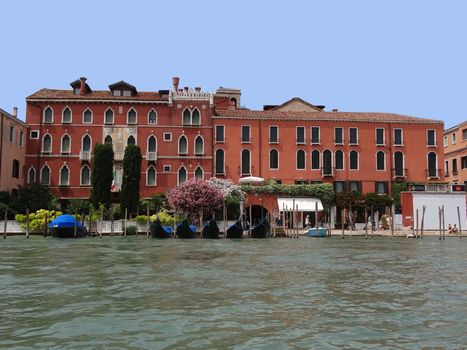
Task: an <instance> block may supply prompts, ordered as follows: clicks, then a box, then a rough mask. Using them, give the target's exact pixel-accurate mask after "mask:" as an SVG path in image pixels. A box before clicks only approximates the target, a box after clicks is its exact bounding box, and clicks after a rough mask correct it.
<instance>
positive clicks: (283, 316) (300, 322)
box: [0, 237, 467, 349]
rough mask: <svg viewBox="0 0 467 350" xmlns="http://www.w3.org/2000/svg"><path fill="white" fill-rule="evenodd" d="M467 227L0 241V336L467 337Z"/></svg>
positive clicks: (56, 342) (69, 340) (353, 344)
mask: <svg viewBox="0 0 467 350" xmlns="http://www.w3.org/2000/svg"><path fill="white" fill-rule="evenodd" d="M466 258H467V238H463V239H456V238H450V239H447V240H445V241H439V240H438V239H435V238H424V239H419V240H415V239H412V240H410V239H401V238H399V239H393V240H391V239H389V238H372V239H368V240H365V239H364V238H355V237H354V238H352V239H344V240H341V239H339V238H325V239H313V238H305V237H303V238H300V239H265V240H254V239H248V240H240V241H230V240H224V239H222V240H217V241H215V240H211V241H207V240H200V239H198V240H188V241H184V240H176V239H169V240H165V241H162V240H154V239H146V238H142V237H138V238H135V237H127V238H123V237H104V238H102V239H99V238H87V239H78V240H60V239H54V238H46V239H45V238H42V237H31V238H29V239H25V238H24V237H9V238H7V239H6V240H2V241H1V242H0V349H343V348H345V349H421V348H426V349H434V348H436V349H461V348H464V349H465V348H466V346H467V327H466V319H467V259H466Z"/></svg>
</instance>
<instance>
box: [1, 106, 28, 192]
mask: <svg viewBox="0 0 467 350" xmlns="http://www.w3.org/2000/svg"><path fill="white" fill-rule="evenodd" d="M17 113H18V109H17V108H16V107H15V108H14V109H13V113H12V114H10V113H8V112H6V111H4V110H3V109H0V130H1V131H0V191H8V192H10V193H11V194H12V195H13V196H14V195H16V191H17V188H18V186H21V185H22V184H23V178H24V164H25V155H26V136H27V132H28V126H27V125H26V123H25V122H23V121H21V120H19V119H18V116H17Z"/></svg>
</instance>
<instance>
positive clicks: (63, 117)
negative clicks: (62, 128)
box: [62, 106, 73, 124]
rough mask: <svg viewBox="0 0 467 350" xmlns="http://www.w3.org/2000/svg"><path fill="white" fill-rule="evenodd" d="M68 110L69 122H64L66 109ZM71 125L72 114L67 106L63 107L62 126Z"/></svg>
mask: <svg viewBox="0 0 467 350" xmlns="http://www.w3.org/2000/svg"><path fill="white" fill-rule="evenodd" d="M67 108H68V109H69V110H70V121H68V122H66V121H65V120H64V119H65V110H66V109H67ZM72 123H73V112H72V110H71V108H70V107H69V106H65V107H64V108H63V109H62V124H72Z"/></svg>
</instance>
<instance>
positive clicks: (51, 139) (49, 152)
mask: <svg viewBox="0 0 467 350" xmlns="http://www.w3.org/2000/svg"><path fill="white" fill-rule="evenodd" d="M46 136H49V137H50V150H49V151H47V152H46V151H45V150H44V139H45V137H46ZM52 149H53V137H52V135H50V134H49V133H48V132H46V133H45V134H44V135H42V146H41V153H42V154H52Z"/></svg>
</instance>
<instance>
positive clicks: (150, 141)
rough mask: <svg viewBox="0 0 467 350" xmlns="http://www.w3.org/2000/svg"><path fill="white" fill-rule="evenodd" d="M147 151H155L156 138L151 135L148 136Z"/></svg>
mask: <svg viewBox="0 0 467 350" xmlns="http://www.w3.org/2000/svg"><path fill="white" fill-rule="evenodd" d="M148 152H157V139H156V138H155V137H154V136H152V135H151V136H149V138H148Z"/></svg>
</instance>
